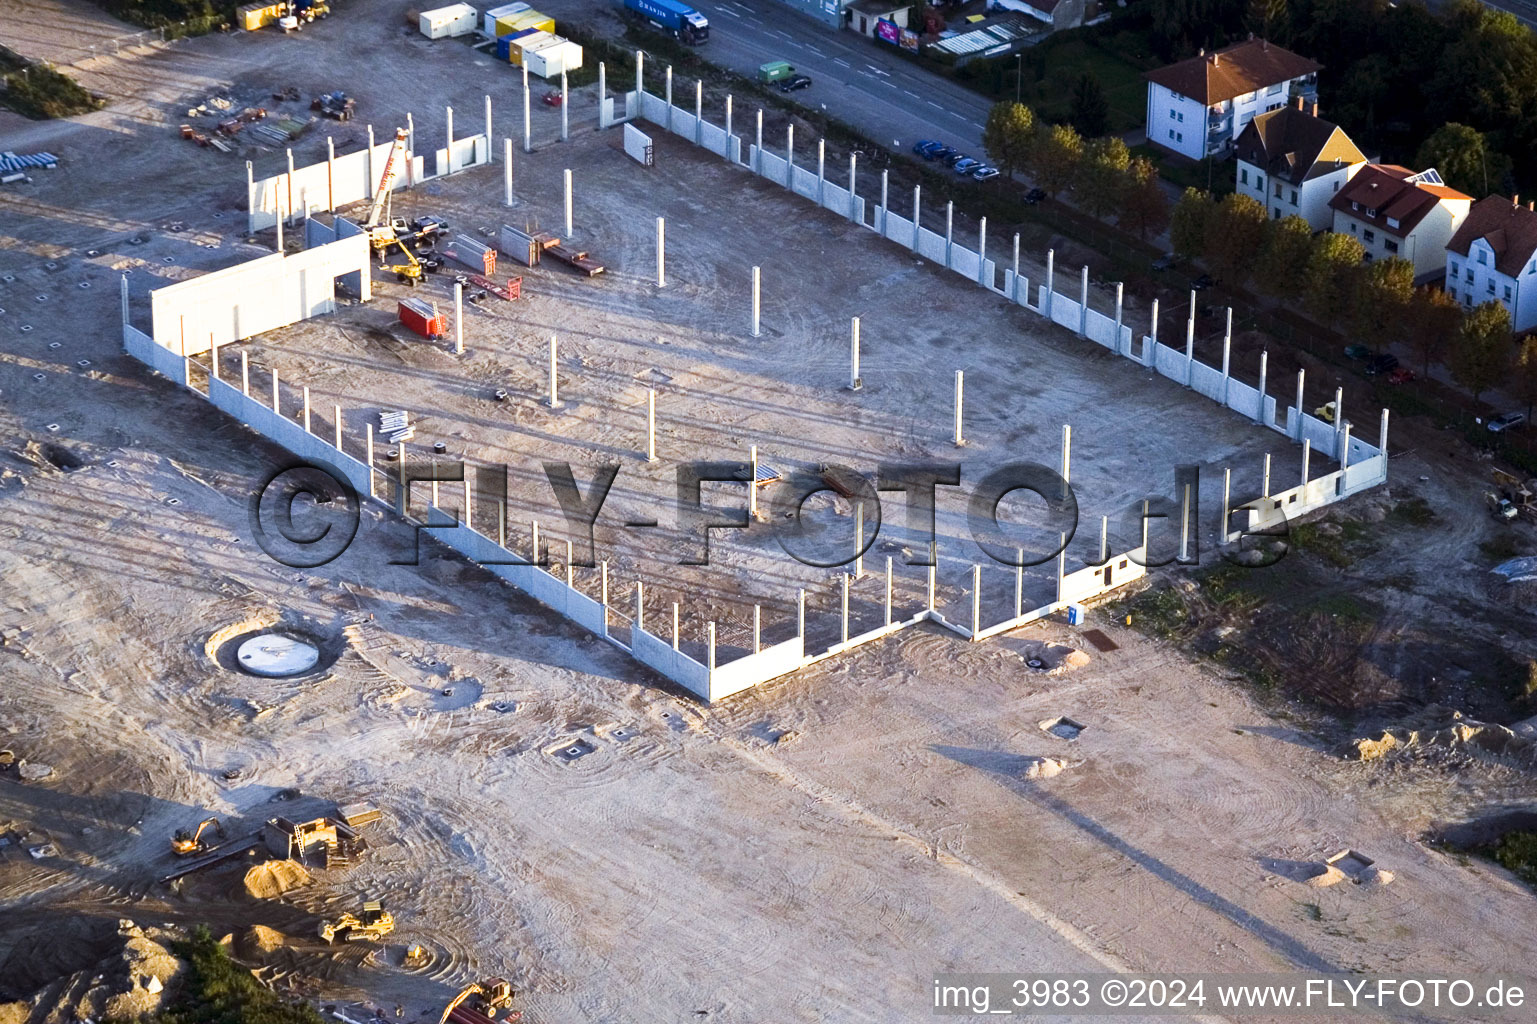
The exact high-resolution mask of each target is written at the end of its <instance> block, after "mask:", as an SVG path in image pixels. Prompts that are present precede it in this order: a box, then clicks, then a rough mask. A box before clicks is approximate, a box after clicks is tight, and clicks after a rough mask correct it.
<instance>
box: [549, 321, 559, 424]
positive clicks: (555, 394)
mask: <svg viewBox="0 0 1537 1024" xmlns="http://www.w3.org/2000/svg"><path fill="white" fill-rule="evenodd" d="M558 345H559V342H558V341H557V340H556V337H555V335H553V334H552V335H550V408H551V409H558V408H560V392H559V390H558V383H559V382H558V381H557V379H556V369H555V361H556V358H557V348H558Z"/></svg>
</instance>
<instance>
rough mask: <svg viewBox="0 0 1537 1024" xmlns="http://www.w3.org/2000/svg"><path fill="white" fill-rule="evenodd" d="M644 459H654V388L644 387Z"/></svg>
mask: <svg viewBox="0 0 1537 1024" xmlns="http://www.w3.org/2000/svg"><path fill="white" fill-rule="evenodd" d="M646 461H647V462H655V461H656V388H647V389H646Z"/></svg>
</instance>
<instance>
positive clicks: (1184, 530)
mask: <svg viewBox="0 0 1537 1024" xmlns="http://www.w3.org/2000/svg"><path fill="white" fill-rule="evenodd" d="M1191 497H1192V496H1191V494H1190V485H1189V484H1188V483H1187V484H1185V486H1184V488H1183V490H1182V493H1181V495H1180V505H1179V560H1180V561H1181V562H1184V563H1188V562H1189V561H1190V499H1191Z"/></svg>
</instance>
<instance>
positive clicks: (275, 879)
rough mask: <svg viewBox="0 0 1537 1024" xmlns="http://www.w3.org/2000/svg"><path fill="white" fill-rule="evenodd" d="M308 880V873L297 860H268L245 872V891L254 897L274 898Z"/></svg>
mask: <svg viewBox="0 0 1537 1024" xmlns="http://www.w3.org/2000/svg"><path fill="white" fill-rule="evenodd" d="M309 880H310V873H309V872H308V871H306V870H304V865H302V864H300V863H299V862H298V861H292V860H269V861H267V862H265V863H262V864H258V865H256V866H255V867H253V868H251V870H249V871H247V872H246V873H245V891H246V895H247V896H251V897H253V898H255V899H259V900H275V899H277V898H278V897H279V896H281V895H283V894H284V893H285V892H288V891H289V890H290V889H297V888H298V887H299V886H301V885H304V884H305V883H306V882H308V881H309Z"/></svg>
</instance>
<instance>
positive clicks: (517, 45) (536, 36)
mask: <svg viewBox="0 0 1537 1024" xmlns="http://www.w3.org/2000/svg"><path fill="white" fill-rule="evenodd" d="M554 38H555V37H554V36H553V35H551V34H550V33H548V32H545V31H543V30H541V29H530V30H529V31H527V32H519V33H518V34H517V35H515V36H511V37H510V41H509V42H508V44H507V59H508V60H509V61H511V62H512V63H514V64H516V65H518V66H519V67H522V66H523V54H524V53H525V52H527V51H528V50H537V49H538V48H539V47H541V46H547V45H549V43H550V41H551V40H552V39H554Z"/></svg>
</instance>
